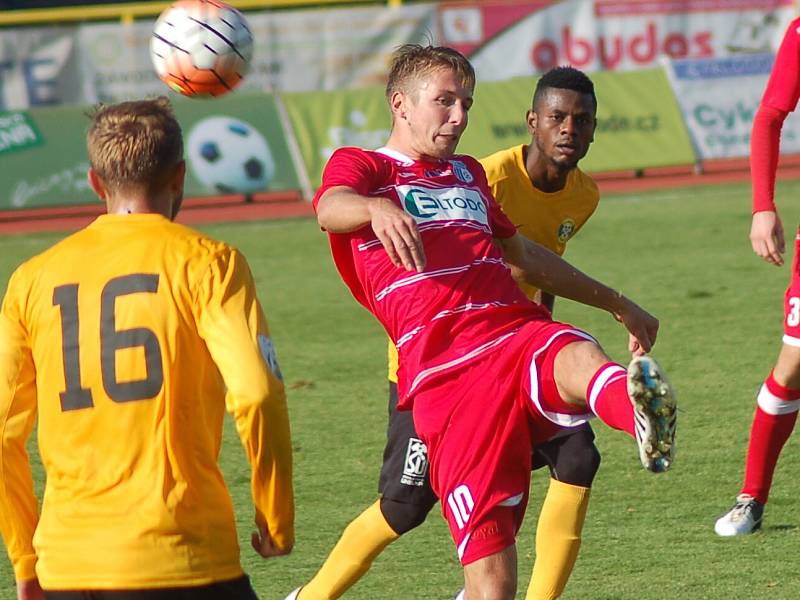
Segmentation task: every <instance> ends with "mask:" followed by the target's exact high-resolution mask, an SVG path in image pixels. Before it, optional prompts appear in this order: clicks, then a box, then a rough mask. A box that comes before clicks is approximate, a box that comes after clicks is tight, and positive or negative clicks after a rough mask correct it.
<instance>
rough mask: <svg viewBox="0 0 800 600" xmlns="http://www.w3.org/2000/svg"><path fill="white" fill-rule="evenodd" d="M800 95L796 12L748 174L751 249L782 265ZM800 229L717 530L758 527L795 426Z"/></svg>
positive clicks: (756, 126) (799, 396) (799, 387)
mask: <svg viewBox="0 0 800 600" xmlns="http://www.w3.org/2000/svg"><path fill="white" fill-rule="evenodd" d="M798 98H800V19H795V20H794V21H792V22H791V23H790V24H789V28H788V29H787V30H786V33H785V35H784V37H783V41H782V42H781V46H780V48H779V49H778V53H777V55H776V57H775V64H774V65H773V67H772V73H771V74H770V77H769V81H768V82H767V87H766V90H765V91H764V96H763V98H762V99H761V104H760V105H759V108H758V111H757V112H756V116H755V118H754V119H753V131H752V135H751V141H750V148H751V152H750V172H751V175H752V181H753V221H752V225H751V227H750V243H751V244H752V247H753V252H755V253H756V254H757V255H758V256H760V257H761V258H763V259H764V260H765V261H767V262H768V263H770V264H773V265H775V266H781V265H782V264H783V253H784V251H785V242H784V234H783V225H782V224H781V220H780V218H779V217H778V209H777V208H776V206H775V199H774V195H775V175H776V170H777V167H778V155H779V148H780V138H781V129H782V127H783V122H784V120H785V119H786V116H787V115H788V114H789V113H790V112H792V111H793V110H794V109H795V107H796V106H797V100H798ZM799 261H800V232H798V234H797V235H796V236H795V252H794V263H793V266H792V272H791V279H790V281H789V286H788V288H787V289H786V295H785V298H784V321H783V346H782V347H781V350H780V352H779V354H778V359H777V361H776V363H775V365H774V367H773V369H772V372H771V373H770V374H769V375H768V376H767V378H766V380H765V381H764V384H763V385H762V386H761V389H760V390H759V392H758V395H757V397H756V411H755V415H754V417H753V423H752V427H751V430H750V441H749V443H748V446H747V458H746V460H745V472H744V483H743V485H742V488H741V490H740V492H739V495H738V496H737V497H736V502H735V504H734V506H733V508H731V510H730V511H728V512H727V513H726V514H724V515H723V516H722V517H720V518H719V519H718V520H717V522H716V524H715V526H714V530H715V531H716V532H717V534H719V535H721V536H735V535H743V534H748V533H752V532H753V531H756V530H757V529H759V528H760V527H761V520H762V516H763V514H764V505H765V504H766V503H767V500H768V498H769V490H770V487H771V486H772V477H773V475H774V473H775V466H776V465H777V463H778V457H779V456H780V453H781V450H782V449H783V446H784V444H785V443H786V441H787V440H788V439H789V436H790V435H791V433H792V430H793V429H794V425H795V422H796V421H797V411H798V410H800V272H798V269H800V262H799Z"/></svg>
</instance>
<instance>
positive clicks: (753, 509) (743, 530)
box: [714, 494, 764, 537]
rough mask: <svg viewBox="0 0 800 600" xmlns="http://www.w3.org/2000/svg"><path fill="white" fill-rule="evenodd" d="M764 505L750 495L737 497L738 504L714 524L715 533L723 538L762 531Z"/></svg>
mask: <svg viewBox="0 0 800 600" xmlns="http://www.w3.org/2000/svg"><path fill="white" fill-rule="evenodd" d="M763 516H764V505H763V504H761V502H759V501H758V500H756V499H755V498H753V497H752V496H751V495H749V494H739V495H738V496H736V504H734V505H733V508H732V509H730V510H729V511H728V512H727V513H725V514H724V515H722V516H721V517H720V518H719V519H717V522H716V523H714V531H715V532H716V534H717V535H721V536H722V537H732V536H735V535H747V534H748V533H753V532H754V531H757V530H758V529H761V519H762V517H763Z"/></svg>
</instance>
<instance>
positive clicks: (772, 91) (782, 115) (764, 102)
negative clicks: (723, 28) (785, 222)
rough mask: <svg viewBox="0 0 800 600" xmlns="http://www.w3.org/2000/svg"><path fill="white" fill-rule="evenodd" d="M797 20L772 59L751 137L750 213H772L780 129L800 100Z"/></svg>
mask: <svg viewBox="0 0 800 600" xmlns="http://www.w3.org/2000/svg"><path fill="white" fill-rule="evenodd" d="M799 28H800V19H795V20H794V21H792V22H791V23H790V24H789V27H788V28H787V29H786V33H785V34H784V36H783V41H781V46H780V48H778V53H777V54H776V55H775V64H774V65H773V66H772V72H771V73H770V76H769V81H767V87H766V89H765V90H764V96H763V98H762V99H761V105H760V106H759V108H758V112H756V116H755V117H754V119H753V130H752V133H751V135H750V176H751V179H752V181H753V212H754V213H756V212H759V211H764V210H770V211H774V210H775V172H776V170H777V168H778V157H779V154H780V141H781V129H782V128H783V122H784V120H785V119H786V115H788V114H789V113H790V112H792V111H793V110H794V109H795V108H796V107H797V100H798V98H800V33H799V32H798V31H799Z"/></svg>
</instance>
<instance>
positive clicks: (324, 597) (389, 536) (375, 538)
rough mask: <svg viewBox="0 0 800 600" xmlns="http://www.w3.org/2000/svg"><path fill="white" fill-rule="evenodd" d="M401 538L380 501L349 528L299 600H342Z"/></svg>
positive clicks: (306, 586)
mask: <svg viewBox="0 0 800 600" xmlns="http://www.w3.org/2000/svg"><path fill="white" fill-rule="evenodd" d="M399 537H400V536H399V535H398V534H397V533H395V531H394V530H393V529H392V528H391V527H389V524H388V523H387V522H386V519H385V518H384V517H383V513H382V512H381V502H380V500H378V501H377V502H375V504H373V505H372V506H370V507H369V508H367V509H366V510H365V511H364V512H362V513H361V514H360V515H358V516H357V517H356V518H355V519H353V521H352V522H351V523H350V524H349V525H348V526H347V527H346V528H345V530H344V531H343V532H342V537H340V538H339V541H338V542H337V543H336V545H335V546H334V547H333V550H331V553H330V554H329V555H328V558H327V559H325V562H324V563H323V565H322V566H321V567H320V569H319V571H317V574H316V575H314V578H313V579H312V580H311V581H310V582H308V584H306V585H304V586H303V589H301V590H300V594H299V596H298V597H297V600H333V599H334V598H338V597H339V596H341V595H342V594H344V593H345V592H346V591H347V590H348V589H349V588H350V586H352V585H353V584H354V583H355V582H356V581H358V580H359V579H360V578H361V576H362V575H363V574H364V573H366V572H367V571H368V570H369V568H370V566H372V561H373V560H375V558H376V557H377V556H378V555H379V554H380V553H381V552H383V549H384V548H386V546H388V545H389V544H391V543H392V542H393V541H395V540H396V539H397V538H399Z"/></svg>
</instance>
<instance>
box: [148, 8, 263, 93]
mask: <svg viewBox="0 0 800 600" xmlns="http://www.w3.org/2000/svg"><path fill="white" fill-rule="evenodd" d="M252 55H253V34H252V33H251V32H250V28H249V27H248V26H247V21H245V18H244V16H243V15H242V13H240V12H239V11H238V10H236V9H235V8H233V7H232V6H229V5H228V4H225V3H224V2H220V1H219V0H179V1H178V2H175V3H174V4H173V5H172V6H170V7H169V8H168V9H166V10H165V11H164V12H163V13H161V16H160V17H159V18H158V21H156V25H155V27H154V28H153V37H152V39H151V41H150V56H151V58H152V59H153V65H154V66H155V69H156V73H158V76H159V77H160V78H161V80H162V81H163V82H164V83H166V84H167V85H168V86H169V87H171V88H172V89H173V90H175V91H176V92H180V93H181V94H183V95H184V96H221V95H223V94H227V93H228V92H230V91H231V90H233V89H234V88H235V87H236V86H237V85H239V84H240V83H241V81H242V78H243V77H244V75H245V73H246V72H247V68H248V65H249V63H250V58H251V57H252Z"/></svg>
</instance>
